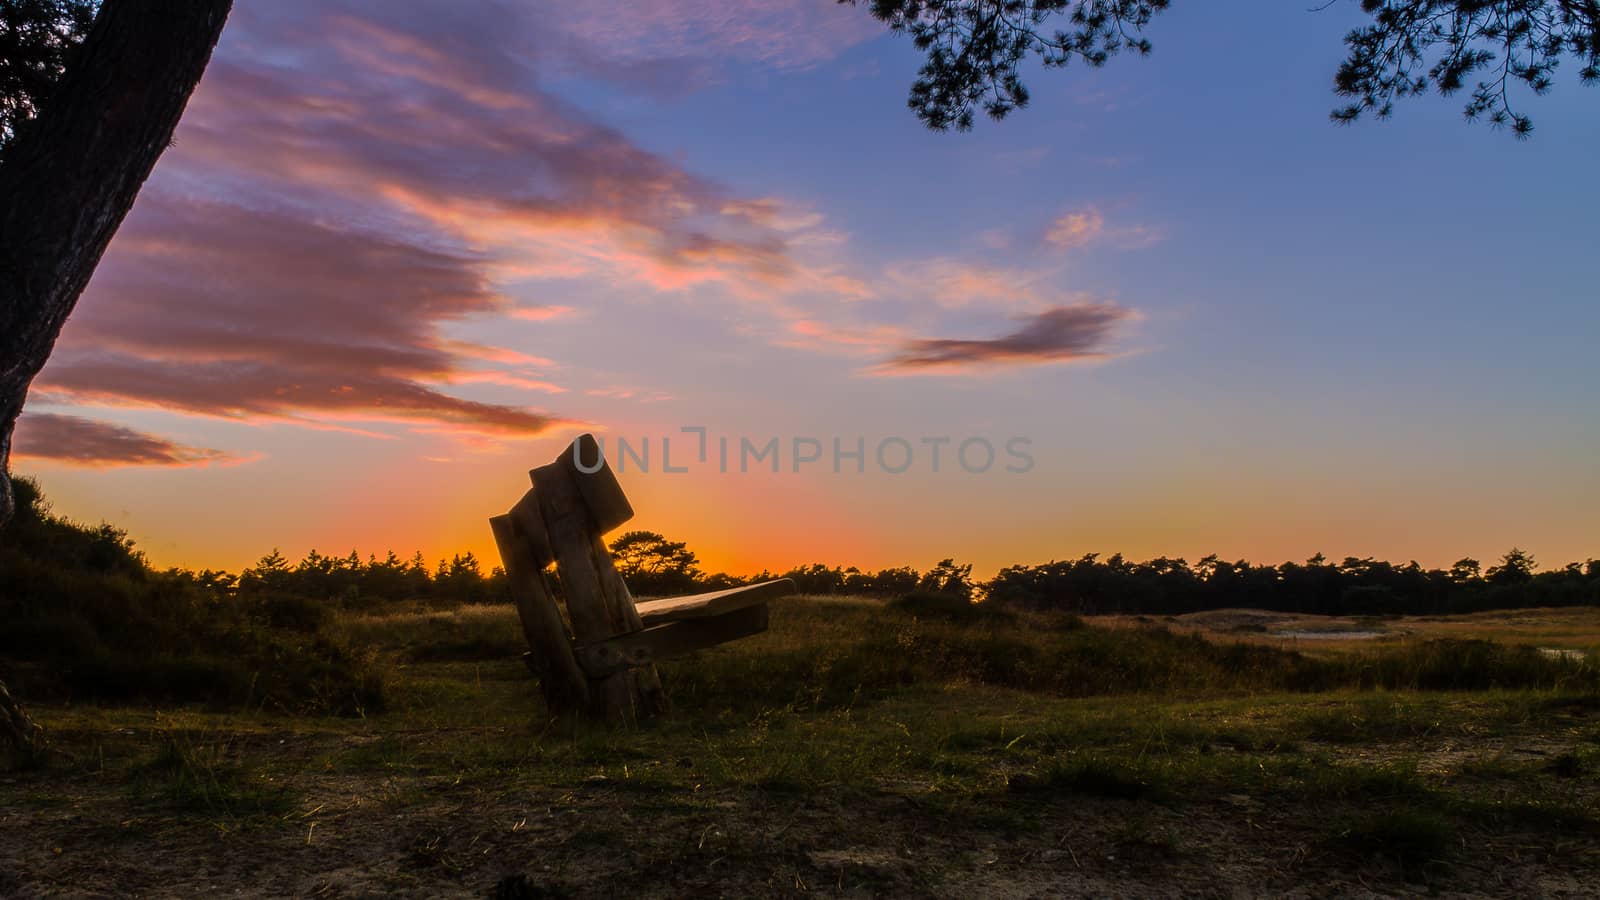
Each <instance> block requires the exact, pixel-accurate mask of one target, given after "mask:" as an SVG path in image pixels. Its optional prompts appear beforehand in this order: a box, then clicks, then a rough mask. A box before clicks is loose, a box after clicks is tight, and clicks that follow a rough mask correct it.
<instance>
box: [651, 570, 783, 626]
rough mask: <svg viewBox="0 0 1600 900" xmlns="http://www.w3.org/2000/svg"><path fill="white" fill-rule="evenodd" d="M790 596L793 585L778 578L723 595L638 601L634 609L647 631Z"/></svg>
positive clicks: (700, 595)
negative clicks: (651, 628) (649, 628)
mask: <svg viewBox="0 0 1600 900" xmlns="http://www.w3.org/2000/svg"><path fill="white" fill-rule="evenodd" d="M793 593H795V585H794V582H793V581H790V580H789V579H787V578H779V579H776V580H774V581H762V582H758V583H756V584H747V585H744V586H742V587H736V588H729V589H728V590H725V591H711V592H710V593H706V594H690V595H689V596H687V597H668V598H666V599H662V600H640V601H638V602H637V603H635V604H634V605H635V606H636V607H637V608H638V610H639V618H640V619H642V620H643V621H644V624H645V626H646V627H649V626H651V625H660V624H662V623H663V622H677V621H682V620H684V619H704V618H707V617H710V616H718V615H722V614H723V613H730V612H733V611H734V610H739V609H744V608H745V607H749V606H756V605H757V604H762V603H766V602H768V601H770V600H776V599H778V598H779V597H787V596H789V595H790V594H793Z"/></svg>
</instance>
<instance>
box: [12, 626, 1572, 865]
mask: <svg viewBox="0 0 1600 900" xmlns="http://www.w3.org/2000/svg"><path fill="white" fill-rule="evenodd" d="M1207 615H1211V616H1212V618H1211V619H1210V620H1206V621H1196V620H1188V621H1185V620H1183V619H1177V620H1171V621H1161V620H1140V619H1119V620H1115V621H1111V620H1094V621H1091V622H1089V623H1085V622H1083V621H1081V620H1079V619H1076V618H1073V617H1068V616H1031V615H1006V614H998V613H990V612H985V611H984V610H983V608H982V607H981V606H980V607H978V608H976V609H975V610H974V611H972V612H970V613H966V614H953V615H952V614H943V615H928V614H924V615H920V616H919V615H917V614H914V613H911V612H908V611H905V610H895V609H886V608H884V607H882V606H880V605H878V604H876V603H873V602H870V601H863V600H852V599H822V598H799V599H795V600H792V601H786V602H783V603H780V604H779V605H777V606H776V608H775V609H774V612H773V617H772V621H773V627H772V630H771V631H770V632H769V633H767V634H764V635H761V636H759V637H757V638H752V639H748V640H745V641H741V642H739V643H737V644H734V645H730V646H728V647H726V648H722V649H718V650H715V651H710V652H707V653H703V654H701V655H699V656H697V657H694V658H690V659H686V660H679V661H674V662H672V663H669V664H667V665H665V666H663V669H662V674H663V680H664V682H665V684H666V688H667V691H668V694H669V696H670V698H671V699H672V702H673V704H674V707H673V710H672V712H671V713H670V714H669V715H668V716H667V717H666V718H665V719H664V720H663V721H661V722H660V723H658V724H657V725H655V726H653V727H651V728H648V729H644V730H640V731H633V732H621V731H611V730H607V729H604V728H600V727H596V726H591V725H585V724H580V723H574V722H571V721H566V720H555V721H552V720H550V719H549V718H548V717H547V716H546V715H545V714H544V712H543V710H542V706H541V702H540V700H539V699H538V691H537V688H536V685H535V684H534V683H533V682H532V680H531V679H530V677H529V675H528V673H527V670H526V669H525V668H524V667H523V665H522V663H521V662H520V660H519V659H518V658H517V657H518V654H519V653H520V652H521V650H522V647H521V639H520V632H519V631H518V628H517V625H516V622H515V617H514V614H513V613H512V612H511V611H510V610H509V609H506V608H502V607H471V608H462V609H459V610H454V611H445V612H439V611H432V612H430V611H414V612H401V613H390V614H385V615H369V616H356V615H350V614H346V615H344V616H343V617H341V618H339V619H337V620H336V621H335V622H334V623H333V624H332V625H331V626H330V628H331V631H332V633H333V635H334V636H335V637H337V638H339V639H340V640H341V641H343V642H346V643H348V644H349V645H350V646H352V647H354V648H356V649H357V650H358V652H362V653H366V654H370V655H371V656H372V657H373V658H374V659H375V661H376V662H377V664H378V668H379V671H381V672H383V673H384V677H385V679H386V681H387V684H386V685H385V690H384V696H385V697H386V704H385V709H384V711H383V712H381V713H379V712H375V711H374V712H369V713H367V714H365V715H354V716H346V717H327V718H306V717H291V716H287V715H283V714H278V713H273V712H270V711H267V710H257V711H244V712H240V711H229V712H221V711H208V710H205V709H201V708H176V709H152V708H148V707H131V706H130V707H100V706H84V705H56V706H36V707H35V709H34V712H35V713H36V715H37V718H38V719H39V720H40V721H41V723H42V724H43V725H44V726H45V727H46V728H47V729H48V730H49V732H50V734H51V735H52V737H53V739H54V741H55V744H56V746H57V747H58V748H59V750H60V751H61V754H60V755H59V756H58V757H57V758H56V759H54V760H51V761H48V762H47V763H44V764H33V765H29V764H28V763H29V762H30V761H27V760H17V761H13V765H12V767H11V768H10V769H9V770H8V771H6V772H5V774H4V776H3V778H0V808H3V812H0V825H3V827H4V832H5V834H6V840H5V841H3V842H0V895H6V896H9V895H12V894H16V895H22V896H28V895H34V894H51V893H59V894H69V895H94V894H101V895H117V896H123V895H128V894H152V895H183V896H203V895H209V894H212V893H224V892H225V893H230V894H232V893H235V892H240V893H243V894H245V895H250V894H272V895H279V894H305V895H314V896H370V895H386V896H388V895H413V896H437V895H461V896H488V895H490V894H491V893H492V892H494V891H496V890H498V891H499V892H500V895H501V896H508V897H537V896H568V895H571V896H623V895H640V894H645V895H666V896H681V895H701V894H712V895H727V896H747V895H769V894H789V893H807V892H810V893H824V894H844V895H850V896H873V895H894V896H901V895H930V894H931V895H966V896H1017V897H1026V896H1057V895H1063V894H1066V895H1081V894H1091V895H1118V896H1169V895H1171V896H1179V895H1181V896H1240V895H1243V896H1254V895H1273V896H1283V895H1289V896H1297V895H1298V896H1327V895H1330V894H1333V895H1339V894H1342V895H1388V894H1409V893H1416V892H1423V893H1426V892H1443V893H1470V892H1486V893H1491V894H1508V893H1519V894H1523V895H1526V896H1561V895H1563V894H1565V895H1568V896H1584V895H1587V894H1589V893H1590V891H1591V890H1592V888H1593V886H1594V885H1595V884H1600V655H1597V653H1596V648H1597V647H1600V615H1597V614H1596V612H1595V611H1594V610H1589V609H1579V610H1559V611H1556V610H1550V611H1546V610H1522V611H1518V612H1516V613H1514V614H1513V613H1505V614H1502V613H1486V614H1478V615H1473V616H1464V617H1459V618H1442V619H1440V618H1433V619H1386V620H1383V621H1381V622H1354V621H1352V622H1341V621H1326V622H1316V621H1304V620H1301V621H1297V622H1293V623H1288V624H1285V623H1282V622H1279V621H1277V620H1271V621H1269V622H1267V623H1266V624H1263V623H1262V622H1261V621H1259V620H1256V619H1252V618H1251V617H1250V616H1248V615H1244V616H1235V617H1233V618H1232V619H1229V618H1227V617H1222V616H1217V615H1216V614H1207ZM1184 618H1187V617H1184ZM1291 626H1292V627H1291ZM1319 629H1320V630H1332V631H1338V630H1345V631H1377V632H1380V634H1379V635H1378V636H1375V637H1363V638H1359V639H1323V638H1307V637H1289V638H1285V637H1282V636H1281V634H1275V633H1274V632H1284V631H1288V632H1292V633H1294V634H1296V635H1303V634H1304V633H1306V632H1307V631H1308V630H1309V631H1317V630H1319ZM1441 638H1442V639H1443V640H1440V639H1441ZM1491 638H1492V639H1493V640H1492V641H1491V640H1488V639H1491ZM1551 650H1568V651H1573V652H1567V653H1554V652H1549V651H1551Z"/></svg>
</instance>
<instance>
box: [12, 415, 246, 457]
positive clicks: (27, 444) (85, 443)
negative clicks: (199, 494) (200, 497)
mask: <svg viewBox="0 0 1600 900" xmlns="http://www.w3.org/2000/svg"><path fill="white" fill-rule="evenodd" d="M13 441H14V444H13V447H12V450H11V452H12V455H14V456H16V457H18V458H21V459H40V460H52V461H55V462H60V463H65V464H67V465H74V466H90V467H96V468H107V467H112V466H205V465H211V464H213V463H230V462H242V461H244V458H243V457H239V456H237V455H234V454H231V453H228V452H226V451H223V450H209V449H205V448H202V447H190V446H186V445H184V444H180V443H177V442H176V441H172V440H168V439H167V438H163V437H158V436H156V435H153V434H146V433H145V432H142V431H135V430H134V429H132V428H126V427H124V426H121V425H115V424H112V423H110V422H98V421H95V420H93V419H85V418H82V417H80V416H68V415H61V414H58V413H40V412H25V413H23V414H22V417H21V418H19V419H18V420H17V426H16V434H15V435H14V438H13Z"/></svg>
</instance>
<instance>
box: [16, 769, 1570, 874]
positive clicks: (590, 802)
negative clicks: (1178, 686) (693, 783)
mask: <svg viewBox="0 0 1600 900" xmlns="http://www.w3.org/2000/svg"><path fill="white" fill-rule="evenodd" d="M296 787H297V789H299V790H301V791H302V794H301V800H300V801H299V802H298V804H297V806H298V807H299V808H298V809H297V810H295V811H293V812H290V813H288V814H286V815H283V816H281V817H275V818H268V819H266V820H261V819H257V820H254V821H251V822H248V823H240V822H236V821H230V820H228V819H225V818H224V819H216V818H208V817H206V816H204V815H192V816H180V815H174V814H172V813H170V812H166V811H162V810H159V809H152V808H150V807H149V806H148V805H147V804H141V803H139V802H138V801H137V800H136V799H134V798H131V797H130V796H129V795H128V793H127V792H126V791H125V790H122V789H121V788H112V789H110V790H108V789H107V787H106V785H104V784H103V783H102V782H100V781H99V780H97V779H94V778H91V777H84V776H80V777H74V778H71V779H66V780H63V779H61V778H60V777H59V776H56V777H50V776H46V775H39V774H28V773H23V774H18V775H14V776H12V777H9V778H7V779H6V780H5V783H4V784H3V785H0V799H3V806H4V812H3V813H0V831H3V833H4V834H5V840H4V841H0V894H3V895H4V896H6V897H35V896H87V897H93V896H106V897H111V896H117V897H123V896H148V897H197V896H242V897H257V896H260V897H266V896H287V895H297V896H316V897H371V896H399V897H435V896H461V897H469V896H472V897H484V896H491V894H492V892H493V891H495V890H496V888H497V886H498V887H499V889H500V890H501V892H502V893H501V894H500V896H507V897H562V896H572V897H612V896H663V897H671V896H768V895H774V894H801V893H821V894H825V895H839V896H852V897H854V896H861V897H866V896H908V895H922V896H944V897H967V898H970V897H974V896H982V897H1046V896H1063V895H1067V896H1081V895H1096V896H1112V895H1114V896H1121V897H1168V896H1187V897H1192V896H1210V897H1250V896H1290V897H1293V896H1300V897H1321V896H1334V895H1337V896H1390V895H1406V894H1413V893H1427V892H1428V891H1429V890H1430V888H1429V886H1428V885H1425V884H1422V883H1416V882H1412V881H1407V880H1406V877H1405V873H1402V872H1400V871H1398V870H1397V869H1396V867H1394V866H1393V865H1392V864H1388V863H1384V862H1380V861H1377V860H1375V859H1363V858H1362V857H1360V856H1359V855H1352V854H1348V853H1342V852H1337V851H1334V850H1330V849H1328V848H1327V847H1326V846H1325V841H1324V840H1323V839H1322V837H1321V836H1320V835H1319V833H1318V832H1316V831H1314V830H1311V829H1308V827H1307V822H1306V816H1305V815H1304V813H1303V812H1302V811H1298V810H1293V809H1285V808H1278V809H1275V808H1273V807H1272V806H1271V805H1269V804H1267V803H1263V802H1262V801H1259V800H1255V799H1251V798H1248V797H1245V796H1242V795H1239V796H1229V797H1220V798H1217V799H1216V800H1215V801H1214V802H1211V803H1205V804H1194V803H1189V804H1181V805H1173V806H1167V805H1159V804H1150V803H1138V802H1135V801H1121V800H1110V799H1093V798H1076V797H1065V798H1059V799H1054V800H1049V801H1042V802H1041V801H1035V800H1020V799H1009V798H1004V797H1002V798H998V799H997V800H994V801H992V802H987V803H980V802H976V801H972V800H965V801H955V804H956V805H953V806H952V805H941V804H942V803H945V802H948V801H941V800H940V798H939V796H938V795H935V794H928V793H925V792H921V791H912V792H890V791H885V792H881V793H877V794H873V795H869V796H849V797H844V796H839V797H828V796H806V795H782V794H773V793H771V792H754V791H695V792H688V793H684V792H671V793H667V792H662V791H653V790H638V789H633V788H625V787H621V786H617V785H614V784H611V783H606V782H597V783H594V784H591V785H585V786H583V787H580V788H576V789H572V790H551V789H547V788H531V789H525V790H511V789H501V790H496V791H486V790H481V789H473V788H469V787H465V786H462V785H461V784H459V783H456V782H454V781H453V780H452V779H450V778H424V779H409V780H407V781H406V782H405V783H403V784H402V783H396V782H394V781H393V780H389V779H383V778H380V777H354V776H326V777H312V778H308V779H301V780H298V781H297V784H296ZM1494 849H1495V852H1494V854H1493V859H1492V860H1490V859H1489V858H1486V857H1483V856H1477V857H1474V856H1470V855H1469V856H1467V857H1465V858H1464V859H1459V860H1457V861H1455V862H1454V863H1452V865H1451V866H1450V867H1449V869H1448V870H1446V871H1441V872H1437V873H1434V874H1432V875H1430V876H1429V878H1431V879H1432V882H1433V883H1432V889H1433V890H1435V891H1439V890H1442V891H1443V892H1445V893H1447V894H1452V895H1459V896H1512V895H1521V896H1529V897H1533V896H1537V897H1563V896H1566V897H1582V896H1592V887H1593V885H1594V884H1597V883H1600V847H1597V846H1595V845H1593V844H1588V845H1584V844H1573V843H1571V842H1566V843H1564V842H1562V841H1560V840H1557V839H1554V838H1550V837H1537V838H1529V839H1522V840H1512V839H1504V840H1502V841H1501V842H1500V844H1499V845H1497V846H1495V848H1494ZM1413 877H1415V876H1414V875H1413Z"/></svg>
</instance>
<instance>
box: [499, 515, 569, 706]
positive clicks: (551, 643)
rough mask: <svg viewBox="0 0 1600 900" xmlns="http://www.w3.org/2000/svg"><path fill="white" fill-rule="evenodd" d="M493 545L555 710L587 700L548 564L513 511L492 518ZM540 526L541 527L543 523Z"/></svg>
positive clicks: (541, 685) (531, 660)
mask: <svg viewBox="0 0 1600 900" xmlns="http://www.w3.org/2000/svg"><path fill="white" fill-rule="evenodd" d="M489 527H490V528H492V529H493V530H494V542H495V545H496V546H498V547H499V548H500V559H501V562H503V563H504V565H505V569H506V580H507V581H508V582H510V585H511V597H512V599H513V600H514V601H515V602H516V604H517V618H518V619H520V620H521V622H522V633H523V636H524V637H526V638H527V639H528V646H529V647H532V648H533V650H532V654H531V657H530V658H528V662H529V667H530V668H532V669H533V670H534V672H535V673H536V674H537V675H538V676H539V689H540V690H541V691H543V692H544V697H545V702H546V703H547V704H548V705H549V706H550V709H551V710H552V711H555V712H570V711H572V710H580V709H584V708H586V707H587V706H588V705H589V686H588V682H587V681H586V680H585V679H584V676H583V673H582V672H581V671H579V668H578V663H577V661H576V660H575V659H574V658H573V654H572V637H571V635H569V634H568V633H567V626H566V623H564V622H562V621H561V612H560V610H558V609H557V608H556V602H555V599H554V598H553V597H551V596H550V591H549V588H548V586H547V585H546V584H545V580H544V571H543V570H544V565H543V564H542V563H540V562H539V561H538V560H537V559H536V558H535V551H534V550H533V547H532V546H531V543H532V542H530V541H529V540H528V539H527V538H528V536H527V535H526V534H525V533H523V532H522V531H521V530H520V529H519V528H518V527H517V522H516V520H515V519H513V518H512V517H511V516H510V515H504V516H495V517H494V518H492V519H490V520H489ZM540 527H541V529H542V528H543V526H542V525H541V526H540Z"/></svg>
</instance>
